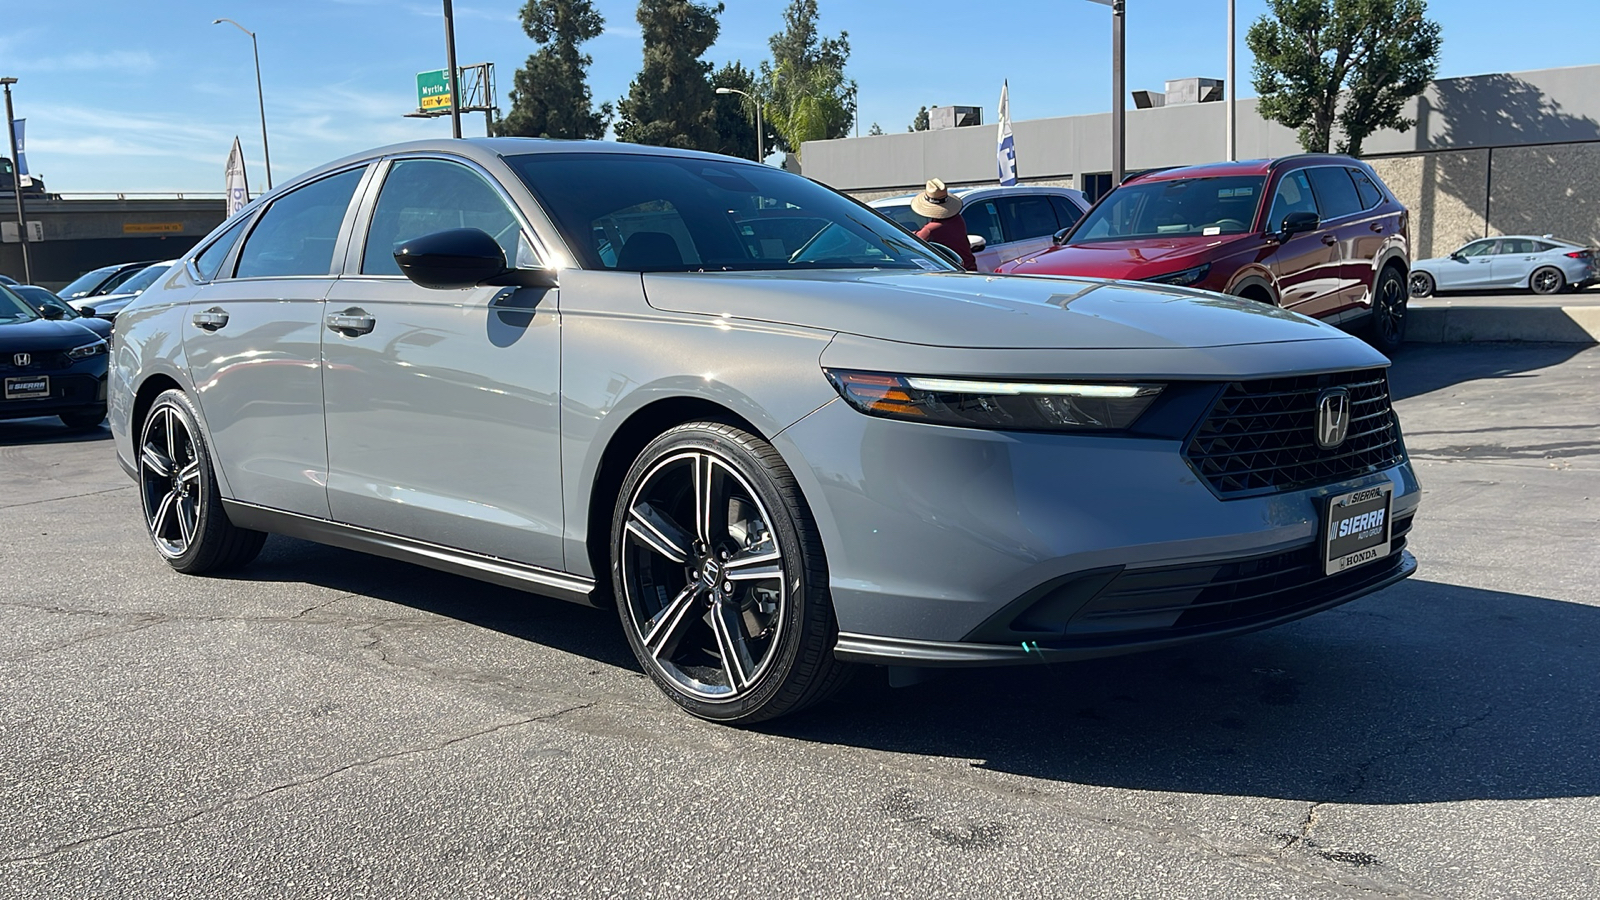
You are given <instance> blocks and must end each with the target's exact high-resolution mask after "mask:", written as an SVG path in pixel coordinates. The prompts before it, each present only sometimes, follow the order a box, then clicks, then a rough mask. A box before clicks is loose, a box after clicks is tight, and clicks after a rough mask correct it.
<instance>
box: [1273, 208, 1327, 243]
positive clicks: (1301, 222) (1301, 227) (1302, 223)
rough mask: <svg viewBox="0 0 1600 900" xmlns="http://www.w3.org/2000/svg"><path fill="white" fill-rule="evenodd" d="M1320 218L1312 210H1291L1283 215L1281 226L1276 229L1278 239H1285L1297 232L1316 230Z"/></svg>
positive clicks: (1320, 222) (1319, 223) (1320, 221)
mask: <svg viewBox="0 0 1600 900" xmlns="http://www.w3.org/2000/svg"><path fill="white" fill-rule="evenodd" d="M1321 224H1322V220H1321V219H1319V218H1317V214H1316V213H1314V212H1304V211H1301V212H1292V213H1289V214H1288V215H1286V216H1284V217H1283V227H1282V228H1280V229H1278V239H1279V240H1282V241H1287V240H1288V239H1289V238H1292V237H1294V236H1295V235H1297V234H1304V233H1305V232H1307V231H1316V230H1317V226H1318V225H1321Z"/></svg>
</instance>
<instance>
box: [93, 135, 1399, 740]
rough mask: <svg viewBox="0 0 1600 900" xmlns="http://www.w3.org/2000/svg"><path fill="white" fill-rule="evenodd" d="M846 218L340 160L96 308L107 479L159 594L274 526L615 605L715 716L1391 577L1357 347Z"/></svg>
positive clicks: (713, 189) (765, 204)
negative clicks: (942, 249)
mask: <svg viewBox="0 0 1600 900" xmlns="http://www.w3.org/2000/svg"><path fill="white" fill-rule="evenodd" d="M862 213H863V208H862V207H861V206H860V205H858V204H857V203H855V202H854V201H853V200H851V199H849V198H848V197H845V196H842V195H840V194H837V193H835V192H833V191H831V190H829V189H827V188H825V187H822V186H821V185H818V184H815V183H814V182H811V181H809V180H807V179H804V178H801V177H799V176H796V175H791V174H788V173H785V172H783V171H780V170H777V169H773V168H771V167H768V166H763V165H758V164H754V163H750V162H744V161H739V160H734V159H729V158H726V157H720V156H714V155H710V154H702V153H692V152H686V151H673V150H667V149H663V148H654V147H646V146H641V145H631V144H617V143H599V142H593V143H589V142H567V141H559V142H558V141H539V140H528V139H516V138H501V139H485V140H444V141H426V142H418V143H411V144H402V145H398V146H393V147H388V148H384V149H380V150H375V151H372V152H370V153H365V154H361V155H358V156H353V157H350V158H347V159H344V160H341V161H339V162H335V163H332V164H330V165H328V166H324V167H322V168H320V169H317V170H315V171H313V172H310V173H307V174H305V175H303V176H301V177H299V178H297V179H295V180H294V181H292V182H290V183H288V184H284V185H281V186H279V187H278V189H277V190H275V191H272V192H269V193H268V194H266V195H265V196H263V197H261V198H258V199H257V200H256V201H255V202H254V203H253V204H252V205H250V206H249V207H246V209H245V210H244V211H242V212H241V213H239V214H238V215H237V216H235V217H234V218H233V219H232V220H231V221H229V222H226V223H224V224H223V226H222V227H220V228H219V229H218V230H217V231H216V232H215V233H213V234H212V235H211V236H210V237H208V238H207V239H206V240H203V241H201V242H200V244H199V245H198V246H197V247H196V249H195V250H194V251H193V252H192V253H191V255H189V256H188V257H187V258H186V259H184V260H183V261H182V262H181V263H180V265H179V266H178V267H177V269H175V271H174V274H173V275H172V276H170V277H168V278H166V279H163V280H161V281H160V282H158V283H157V284H155V285H152V286H151V287H150V288H149V289H148V290H146V291H145V292H144V294H142V295H141V296H140V297H139V298H138V299H136V300H135V301H134V302H133V303H132V304H130V305H129V306H128V308H127V309H126V310H124V311H123V313H122V314H121V315H120V316H119V317H118V319H117V323H116V331H117V353H116V358H115V360H114V365H113V372H112V376H111V378H112V381H113V387H112V389H111V404H112V411H111V423H112V429H113V433H114V436H115V442H116V451H117V456H118V458H119V459H120V460H121V463H122V465H123V467H124V468H125V469H126V470H127V471H128V473H129V474H130V475H131V476H132V477H133V478H134V479H136V481H137V483H138V485H139V489H140V494H141V497H142V502H143V510H144V517H145V525H146V527H147V529H148V531H149V534H150V537H151V540H152V541H153V542H154V544H155V547H156V550H157V551H158V552H159V553H160V554H161V555H162V556H163V557H164V558H165V559H166V560H167V561H168V562H169V563H170V564H171V565H172V566H173V567H174V568H176V569H178V570H179V571H182V572H191V573H199V572H207V571H214V570H220V569H226V568H230V567H237V566H241V565H243V564H245V563H247V562H249V561H250V560H251V559H252V558H253V557H254V556H255V555H256V553H257V552H258V551H259V550H260V548H261V545H262V541H263V540H264V536H265V533H267V532H276V533H281V534H287V535H294V536H298V537H301V538H307V539H310V540H315V541H322V542H325V543H329V544H334V545H337V546H342V547H348V548H355V549H359V550H364V551H368V552H371V553H375V554H379V555H382V556H387V557H392V558H395V559H400V560H406V561H410V562H413V563H418V564H421V565H426V566H432V567H436V568H439V569H443V570H446V571H450V572H456V573H461V574H464V575H468V576H471V577H474V578H480V579H484V580H487V581H492V582H496V583H499V584H505V585H511V586H515V587H518V588H523V589H526V590H529V591H533V592H538V593H544V594H549V595H552V596H556V597H561V598H565V599H568V600H573V601H577V602H582V603H591V604H595V605H601V606H608V605H614V606H615V608H616V610H617V612H618V615H619V618H620V619H621V623H622V627H623V629H624V631H625V633H626V635H627V638H628V640H629V642H630V644H631V645H632V648H633V650H634V652H635V654H636V655H637V657H638V659H639V663H640V665H641V666H642V667H643V669H644V671H645V672H647V673H648V674H649V675H650V677H651V678H652V679H654V680H655V683H656V684H658V685H659V686H660V687H661V689H662V690H663V691H664V692H665V693H666V694H667V695H668V696H670V697H671V698H672V699H673V700H674V701H676V702H677V703H679V704H680V705H681V706H682V707H683V708H685V709H686V710H688V711H689V712H691V713H693V714H695V715H698V716H702V717H705V718H708V719H714V720H718V721H725V722H752V721H757V720H760V719H765V718H771V717H773V716H777V715H780V714H783V713H786V712H791V711H794V710H797V709H800V708H802V707H804V706H806V705H808V704H811V703H814V702H816V701H817V700H819V699H821V698H823V697H825V696H827V695H828V694H829V693H830V692H831V691H833V690H834V689H835V688H836V687H837V686H839V685H840V684H842V683H843V680H844V677H845V675H846V674H847V673H848V671H849V669H850V666H851V665H852V664H861V663H867V664H877V665H888V666H966V665H997V664H1012V663H1024V662H1039V661H1047V660H1055V661H1062V660H1072V659H1079V658H1084V657H1091V656H1100V655H1105V654H1109V653H1122V652H1128V651H1132V650H1141V649H1151V648H1157V647H1166V646H1171V645H1173V644H1178V643H1182V642H1184V641H1189V640H1193V639H1196V638H1201V637H1206V636H1216V635H1227V634H1236V633H1239V632H1244V631H1250V630H1254V629H1258V628H1264V627H1267V626H1270V625H1274V624H1277V623H1280V622H1285V621H1288V620H1291V619H1295V618H1298V617H1301V616H1305V615H1308V614H1311V613H1314V612H1317V611H1318V610H1322V609H1326V608H1328V607H1331V606H1334V605H1336V604H1339V603H1343V602H1345V601H1347V600H1350V599H1352V598H1355V597H1358V596H1362V595H1364V594H1367V593H1370V592H1372V591H1375V590H1378V589H1379V588H1382V587H1385V586H1387V585H1390V584H1393V583H1395V582H1396V581H1399V580H1400V579H1402V578H1405V577H1406V576H1408V575H1410V574H1411V573H1412V572H1413V571H1414V569H1415V566H1416V563H1415V560H1413V559H1412V557H1411V556H1410V555H1409V554H1408V553H1406V552H1405V551H1404V547H1405V541H1406V537H1405V536H1406V533H1407V531H1408V529H1409V528H1410V526H1411V522H1412V516H1413V514H1414V513H1415V512H1416V509H1417V504H1418V499H1419V493H1420V492H1419V490H1418V487H1417V481H1416V478H1415V477H1414V475H1413V473H1412V470H1411V467H1410V464H1409V462H1408V461H1407V458H1406V452H1405V448H1404V445H1403V444H1402V442H1401V437H1400V431H1399V425H1398V423H1397V421H1396V419H1395V414H1394V411H1393V409H1392V408H1391V406H1390V400H1389V392H1388V380H1387V376H1386V371H1387V365H1388V361H1387V360H1386V359H1385V358H1384V357H1383V356H1382V355H1380V354H1379V353H1378V352H1377V351H1375V350H1373V349H1371V348H1370V347H1368V346H1367V345H1366V344H1365V343H1363V342H1361V341H1360V340H1357V339H1355V338H1352V337H1349V336H1347V335H1345V334H1344V333H1342V332H1340V331H1338V330H1337V329H1335V328H1332V327H1329V326H1326V325H1323V324H1320V323H1318V322H1315V321H1313V320H1311V319H1307V318H1303V317H1301V316H1298V315H1295V314H1293V313H1289V312H1285V311H1283V310H1280V309H1276V308H1272V307H1269V306H1265V305H1262V304H1257V303H1252V302H1249V301H1242V300H1236V299H1233V298H1229V297H1223V296H1219V295H1216V294H1210V293H1203V292H1197V291H1191V290H1188V289H1184V288H1177V287H1170V286H1161V285H1149V286H1133V285H1128V284H1121V283H1114V282H1104V281H1094V280H1084V279H1067V278H996V277H992V276H983V275H975V274H967V273H963V272H960V271H958V270H956V268H955V267H954V266H952V265H951V264H950V263H949V262H947V261H946V260H945V258H944V257H943V256H941V255H940V254H938V253H936V252H935V251H934V250H933V249H932V248H931V247H929V246H928V245H926V244H923V243H921V242H919V241H916V240H915V239H913V238H911V237H910V236H908V235H906V234H905V233H904V232H903V231H901V230H900V229H899V228H897V227H895V226H894V225H892V224H890V223H889V222H887V221H884V220H883V219H881V218H878V217H876V216H872V215H863V214H862Z"/></svg>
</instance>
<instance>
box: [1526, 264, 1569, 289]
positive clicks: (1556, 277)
mask: <svg viewBox="0 0 1600 900" xmlns="http://www.w3.org/2000/svg"><path fill="white" fill-rule="evenodd" d="M1566 286H1567V276H1565V275H1563V274H1561V270H1560V269H1557V268H1554V267H1553V266H1545V267H1544V268H1542V269H1535V270H1534V272H1533V274H1532V275H1530V276H1529V277H1528V287H1530V288H1532V289H1533V292H1534V293H1535V294H1559V293H1561V291H1562V289H1563V288H1565V287H1566Z"/></svg>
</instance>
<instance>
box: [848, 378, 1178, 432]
mask: <svg viewBox="0 0 1600 900" xmlns="http://www.w3.org/2000/svg"><path fill="white" fill-rule="evenodd" d="M824 372H825V373H826V374H827V376H828V380H829V381H831V382H832V383H833V387H834V389H835V390H837V391H838V392H839V396H841V397H843V398H844V399H845V401H846V402H847V403H849V404H850V405H851V406H853V407H855V408H856V409H858V410H860V411H861V412H864V413H866V414H867V415H869V416H881V417H883V418H886V419H904V420H906V421H911V422H927V423H929V424H933V425H959V426H964V427H967V428H989V429H994V430H998V431H1107V430H1120V429H1124V428H1127V427H1129V426H1130V425H1132V424H1133V423H1134V421H1135V420H1136V419H1138V418H1139V414H1140V413H1143V412H1144V411H1145V409H1146V408H1147V407H1148V406H1149V405H1150V404H1151V403H1152V402H1154V401H1155V399H1156V395H1157V394H1160V393H1161V388H1162V386H1161V385H1159V384H1095V383H1081V382H1072V383H1064V382H1047V381H1044V382H1033V381H982V380H977V379H966V378H935V377H928V376H921V375H885V374H882V373H879V372H849V371H843V370H840V369H825V370H824Z"/></svg>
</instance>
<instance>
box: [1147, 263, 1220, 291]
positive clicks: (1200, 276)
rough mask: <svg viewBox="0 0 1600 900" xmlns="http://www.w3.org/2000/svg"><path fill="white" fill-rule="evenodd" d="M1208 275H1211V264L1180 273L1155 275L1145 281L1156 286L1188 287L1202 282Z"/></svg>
mask: <svg viewBox="0 0 1600 900" xmlns="http://www.w3.org/2000/svg"><path fill="white" fill-rule="evenodd" d="M1209 274H1211V263H1206V264H1205V265H1203V266H1195V267H1194V268H1192V269H1184V270H1183V271H1182V272H1170V273H1168V274H1166V275H1157V276H1156V277H1154V278H1146V279H1145V281H1153V282H1155V283H1156V284H1173V285H1177V286H1178V287H1188V286H1189V285H1191V284H1199V283H1200V282H1202V281H1204V280H1205V277H1206V276H1207V275H1209Z"/></svg>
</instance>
